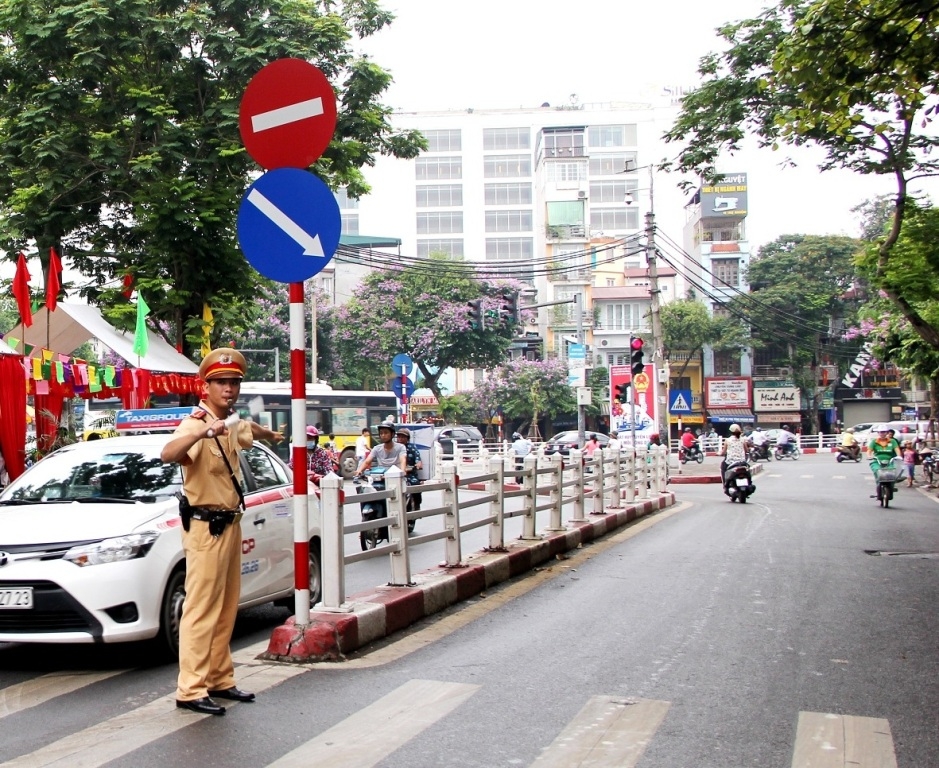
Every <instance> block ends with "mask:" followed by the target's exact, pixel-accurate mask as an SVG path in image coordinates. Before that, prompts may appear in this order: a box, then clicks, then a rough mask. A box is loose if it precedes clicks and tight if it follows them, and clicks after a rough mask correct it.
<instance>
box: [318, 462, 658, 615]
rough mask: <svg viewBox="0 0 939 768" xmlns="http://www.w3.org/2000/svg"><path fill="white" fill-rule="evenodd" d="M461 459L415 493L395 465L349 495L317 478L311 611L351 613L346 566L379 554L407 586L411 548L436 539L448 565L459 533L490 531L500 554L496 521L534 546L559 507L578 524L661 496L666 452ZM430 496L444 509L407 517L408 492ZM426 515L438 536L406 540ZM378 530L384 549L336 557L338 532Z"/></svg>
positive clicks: (333, 480) (341, 547) (341, 537)
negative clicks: (317, 555) (372, 512)
mask: <svg viewBox="0 0 939 768" xmlns="http://www.w3.org/2000/svg"><path fill="white" fill-rule="evenodd" d="M480 453H481V454H482V453H484V451H481V452H480ZM464 458H465V457H464V456H462V455H460V454H459V453H458V454H457V456H455V457H454V460H453V461H447V462H444V463H443V464H442V466H441V467H440V471H439V473H438V474H437V475H436V476H435V477H434V479H433V480H431V481H430V482H426V483H423V484H421V485H412V486H409V485H406V484H405V482H404V474H403V473H402V472H401V471H400V470H399V469H397V468H396V467H394V468H392V469H389V470H388V471H387V472H386V473H385V475H384V478H385V489H384V490H381V491H372V492H368V493H361V494H355V495H351V494H350V495H349V496H348V498H347V497H346V494H345V492H344V491H343V488H342V479H341V478H340V477H339V476H338V475H334V474H330V475H327V476H326V477H325V478H323V480H322V481H321V483H320V488H321V498H320V501H321V510H322V577H323V600H322V603H319V604H317V606H316V609H317V610H327V611H346V610H350V609H351V606H349V605H348V604H347V603H346V593H345V567H346V566H347V565H350V564H352V563H355V562H359V561H361V560H368V559H371V558H376V557H382V556H385V555H388V556H389V558H390V565H391V579H390V581H389V583H390V584H391V585H397V586H403V585H408V584H411V583H412V582H413V578H412V576H413V574H412V572H411V565H410V550H411V548H413V547H417V546H422V545H424V544H429V543H431V542H434V541H443V542H444V564H445V566H446V567H456V566H459V565H461V564H462V559H463V552H462V540H461V537H462V534H464V533H466V532H468V531H470V530H473V529H475V528H480V527H482V526H489V546H488V549H489V550H491V551H502V550H504V549H505V521H506V520H507V519H509V518H513V517H521V518H522V536H521V538H522V539H539V538H541V536H539V534H538V533H537V527H538V520H539V517H538V516H539V513H547V515H548V519H547V523H548V525H547V528H546V529H545V530H546V531H563V530H565V526H564V522H563V514H564V508H565V506H568V505H570V506H571V507H572V517H571V521H572V522H575V523H576V522H577V521H583V520H586V515H587V514H603V513H604V510H605V509H607V508H619V507H620V506H621V504H622V503H624V502H625V504H627V505H628V504H631V503H633V502H634V501H636V499H637V498H638V499H647V498H650V497H651V496H652V495H658V494H659V493H664V492H665V484H666V480H667V470H666V451H665V449H664V448H661V447H656V446H653V447H652V448H651V450H648V451H647V450H646V449H644V448H639V449H637V450H636V451H632V450H629V449H626V450H622V451H619V450H616V449H604V450H600V451H596V452H595V453H594V455H593V456H592V457H586V456H584V455H583V453H582V452H581V451H578V450H572V451H571V452H570V456H569V458H568V461H567V462H564V461H563V460H562V457H561V456H559V455H557V454H555V455H552V456H547V457H546V456H538V455H529V456H526V457H525V459H524V462H523V466H522V468H521V469H519V468H516V466H515V462H514V457H511V456H506V455H504V454H499V455H485V456H482V455H478V456H476V457H475V458H473V459H471V460H466V461H464ZM458 470H459V471H458ZM507 477H508V478H515V477H518V478H521V480H522V482H521V485H520V486H518V487H507V485H506V478H507ZM512 485H513V486H514V485H515V484H514V483H513V484H512ZM470 486H476V487H477V488H479V486H482V489H480V490H474V492H473V495H465V494H466V492H467V491H468V490H470ZM431 491H442V492H443V504H441V505H440V506H438V507H430V508H423V509H419V510H414V511H411V512H408V511H407V506H408V497H409V496H410V495H411V494H413V493H422V494H426V493H428V492H431ZM425 498H426V497H425ZM515 498H517V499H520V500H521V502H522V505H521V508H520V509H515V510H506V508H505V501H506V499H515ZM378 500H384V501H385V502H386V505H387V511H388V516H387V517H384V518H378V519H375V520H366V521H362V522H358V523H350V524H346V523H345V510H346V508H348V507H349V506H351V505H360V504H362V503H363V502H369V501H378ZM483 505H487V510H486V511H487V514H486V515H485V516H484V517H482V518H479V519H476V520H472V521H465V522H464V521H463V520H462V512H464V511H465V510H468V509H470V508H473V507H478V506H483ZM431 517H440V518H442V519H443V526H442V529H441V530H438V531H432V532H429V533H424V534H420V535H416V536H414V535H412V536H408V535H407V529H408V521H409V520H419V519H423V518H431ZM542 519H543V517H542ZM379 528H388V531H389V541H388V542H387V543H384V544H380V545H378V546H376V547H375V548H374V549H369V550H365V551H361V552H360V551H356V552H346V551H345V537H346V535H347V534H354V533H360V532H362V531H369V530H373V529H379Z"/></svg>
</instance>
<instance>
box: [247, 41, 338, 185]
mask: <svg viewBox="0 0 939 768" xmlns="http://www.w3.org/2000/svg"><path fill="white" fill-rule="evenodd" d="M238 127H239V129H240V130H241V140H242V141H243V142H244V145H245V149H247V150H248V154H249V155H251V157H253V158H254V159H255V160H256V161H257V163H258V164H259V165H260V166H261V167H263V168H267V169H268V170H273V169H275V168H309V167H310V166H311V165H312V164H313V163H314V162H316V160H317V159H318V158H319V156H320V155H322V154H323V152H324V151H325V150H326V147H327V146H329V141H330V139H332V137H333V131H335V129H336V95H335V93H333V87H332V86H331V85H330V84H329V81H328V80H327V79H326V75H324V74H323V73H322V72H321V71H320V70H319V69H317V68H316V67H314V66H313V65H312V64H310V63H308V62H306V61H303V60H302V59H278V60H277V61H272V62H271V63H270V64H268V65H267V66H266V67H264V69H262V70H261V71H260V72H258V73H257V74H256V75H255V76H254V77H253V78H251V82H250V83H248V87H247V88H246V89H245V95H244V96H243V97H242V99H241V107H240V109H239V112H238Z"/></svg>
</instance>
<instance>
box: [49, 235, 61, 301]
mask: <svg viewBox="0 0 939 768" xmlns="http://www.w3.org/2000/svg"><path fill="white" fill-rule="evenodd" d="M61 274H62V262H61V260H60V259H59V254H57V253H56V252H55V248H50V249H49V279H48V280H47V281H46V308H47V309H48V310H49V311H50V312H55V308H56V304H57V301H58V297H59V290H60V289H61V288H62V278H61Z"/></svg>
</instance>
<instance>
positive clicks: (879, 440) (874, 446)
mask: <svg viewBox="0 0 939 768" xmlns="http://www.w3.org/2000/svg"><path fill="white" fill-rule="evenodd" d="M892 431H893V430H891V429H889V428H888V427H887V425H886V424H881V425H880V426H878V427H877V437H875V438H874V439H872V440H871V441H870V442H869V443H868V444H867V458H868V459H870V460H871V461H872V462H873V461H874V460H875V459H876V460H877V461H881V462H886V461H890V459H892V458H893V457H894V456H896V457H897V458H898V459H900V461H903V452H902V451H901V450H900V444H899V443H898V442H897V441H896V440H895V439H894V438H893V436H892V435H891V434H890V433H891V432H892ZM874 471H875V474H876V469H875V470H874Z"/></svg>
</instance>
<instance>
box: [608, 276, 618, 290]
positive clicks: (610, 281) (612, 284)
mask: <svg viewBox="0 0 939 768" xmlns="http://www.w3.org/2000/svg"><path fill="white" fill-rule="evenodd" d="M606 287H607V288H615V287H616V280H614V279H613V278H612V277H608V278H607V279H606Z"/></svg>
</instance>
